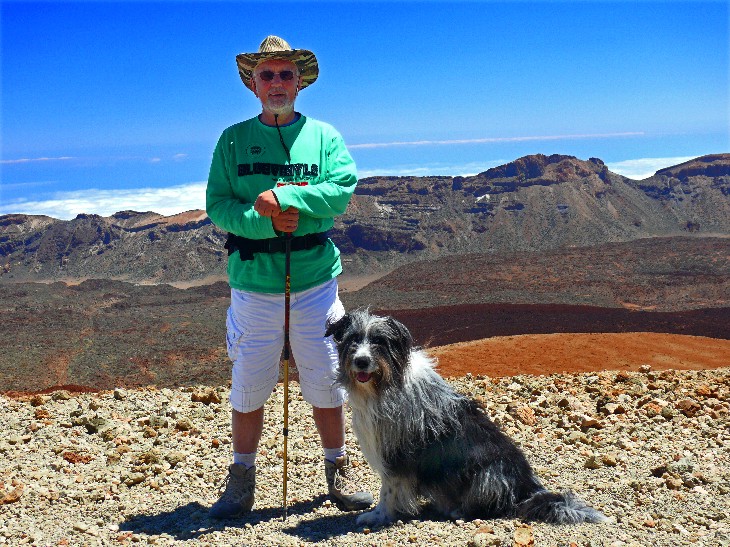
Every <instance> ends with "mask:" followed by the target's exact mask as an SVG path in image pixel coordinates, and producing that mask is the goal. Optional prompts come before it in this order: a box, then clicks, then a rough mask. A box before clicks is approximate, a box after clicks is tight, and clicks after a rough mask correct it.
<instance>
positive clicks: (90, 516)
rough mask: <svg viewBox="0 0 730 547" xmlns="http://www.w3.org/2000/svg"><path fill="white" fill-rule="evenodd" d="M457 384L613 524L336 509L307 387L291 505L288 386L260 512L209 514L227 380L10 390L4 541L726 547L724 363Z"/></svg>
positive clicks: (296, 428)
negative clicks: (369, 524) (360, 519)
mask: <svg viewBox="0 0 730 547" xmlns="http://www.w3.org/2000/svg"><path fill="white" fill-rule="evenodd" d="M450 382H451V383H452V384H453V385H454V386H455V387H456V388H457V389H458V390H459V391H461V392H463V393H468V394H471V395H473V396H475V397H478V398H480V399H482V400H483V401H484V403H485V404H486V406H487V408H488V410H489V412H490V414H491V415H492V416H493V418H495V419H496V420H497V421H498V423H499V424H500V425H501V427H502V428H503V429H504V430H505V431H506V432H507V433H508V434H509V435H510V436H511V437H512V438H513V439H515V440H516V441H517V442H518V443H519V444H520V445H521V446H522V448H523V449H524V450H525V452H526V453H527V455H528V458H529V460H530V461H531V462H532V464H533V466H534V467H535V469H536V470H537V472H538V474H539V475H540V476H541V477H542V479H543V481H544V482H545V483H546V485H547V486H549V487H550V488H552V489H557V490H560V489H566V488H568V489H572V490H574V491H575V492H577V493H578V494H579V495H580V496H581V497H583V498H584V499H585V500H587V501H588V502H589V503H591V504H592V505H594V506H595V507H597V508H599V509H600V510H602V511H603V512H604V513H605V514H606V515H608V516H609V517H610V518H611V522H609V523H606V524H600V525H580V526H551V525H546V524H540V523H533V524H529V525H528V524H523V523H520V522H519V521H516V520H483V521H482V520H475V521H467V522H463V521H456V522H451V521H444V520H439V519H436V518H434V517H433V516H429V515H428V514H427V515H425V516H423V518H421V519H418V520H407V521H403V522H400V521H399V522H397V523H395V524H393V525H392V526H389V527H385V528H381V529H373V530H369V529H365V528H363V527H358V526H357V525H356V524H355V517H356V515H357V513H341V512H339V511H338V510H337V509H336V507H335V506H334V505H333V504H331V503H330V502H329V501H328V500H327V499H326V497H325V496H324V495H323V494H324V492H325V491H326V486H325V479H324V466H323V464H322V459H321V450H320V448H319V444H318V438H317V434H316V432H315V429H314V424H313V422H312V419H311V414H310V410H309V407H308V405H306V403H304V402H303V401H302V399H301V396H300V392H299V387H298V385H297V384H296V383H292V386H291V397H292V402H291V405H290V434H289V457H290V463H289V485H288V489H289V513H288V518H287V519H286V520H285V521H283V520H282V509H281V506H282V500H281V492H282V490H281V484H282V456H281V450H282V442H281V427H282V426H281V416H282V410H281V408H282V392H283V389H282V388H281V386H278V387H277V390H276V393H275V394H274V396H273V397H272V398H271V399H270V400H269V402H268V403H267V410H268V411H267V414H266V415H267V421H266V425H265V430H264V436H263V439H262V443H261V450H260V455H259V458H258V461H257V465H258V485H259V487H258V490H257V500H256V506H255V510H254V512H252V513H251V514H250V515H248V516H246V517H245V518H241V519H238V520H235V521H224V522H218V521H213V520H211V519H209V518H208V516H207V510H208V507H209V506H210V504H211V503H212V502H213V501H214V500H215V499H216V497H217V487H218V485H219V484H220V483H221V481H222V479H223V477H224V470H225V467H226V465H227V464H228V463H229V459H230V452H231V445H230V442H231V441H230V426H229V420H230V415H229V407H228V402H227V395H228V388H226V387H218V388H210V387H204V386H200V387H196V388H183V389H175V390H173V389H159V390H158V389H155V388H147V389H140V390H121V389H118V390H115V391H107V392H100V393H92V394H88V393H87V394H69V393H68V392H64V391H57V392H54V393H52V394H50V395H35V396H32V397H31V396H28V397H25V398H22V399H10V398H8V397H5V396H0V416H1V417H2V423H4V424H6V425H5V434H4V435H3V436H2V438H0V544H5V545H21V544H31V545H128V544H154V545H172V544H178V543H191V544H196V545H248V544H255V545H257V546H261V547H263V546H269V545H301V544H317V545H405V544H413V543H415V544H418V545H506V546H528V545H535V546H553V545H555V546H566V547H567V546H576V547H578V546H591V547H593V546H604V545H605V546H639V545H641V546H645V545H658V546H679V545H707V546H725V545H730V495H729V494H730V402H729V401H730V368H724V369H718V370H712V371H682V372H679V371H671V370H670V371H661V372H657V371H651V370H649V369H648V367H643V369H642V372H636V373H627V372H618V373H616V372H601V373H586V374H577V375H567V374H556V375H551V376H526V375H525V376H514V377H509V378H489V377H485V376H475V377H472V376H471V375H467V377H465V378H452V379H450ZM221 401H222V402H221ZM347 442H348V446H349V450H350V453H351V456H352V459H353V462H354V465H355V466H357V467H355V471H356V473H357V474H358V475H359V477H360V480H361V482H362V485H363V486H365V487H367V488H370V489H371V490H372V491H373V492H374V493H375V494H377V491H378V489H379V481H378V479H377V477H376V476H375V475H374V474H373V473H372V471H371V470H370V468H369V467H368V466H367V464H366V463H365V461H364V460H363V458H362V456H361V455H360V454H359V451H358V448H357V442H356V440H355V439H354V437H353V436H352V434H351V432H350V431H349V430H348V439H347ZM376 497H377V495H376Z"/></svg>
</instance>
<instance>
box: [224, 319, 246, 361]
mask: <svg viewBox="0 0 730 547" xmlns="http://www.w3.org/2000/svg"><path fill="white" fill-rule="evenodd" d="M245 334H246V330H245V328H244V327H243V326H242V325H239V324H238V323H237V322H236V319H235V318H234V316H233V310H232V309H231V308H228V314H227V315H226V349H227V350H228V358H229V359H230V360H231V361H233V362H235V361H236V360H237V359H238V356H239V354H240V350H239V348H240V347H241V341H242V340H243V337H244V335H245Z"/></svg>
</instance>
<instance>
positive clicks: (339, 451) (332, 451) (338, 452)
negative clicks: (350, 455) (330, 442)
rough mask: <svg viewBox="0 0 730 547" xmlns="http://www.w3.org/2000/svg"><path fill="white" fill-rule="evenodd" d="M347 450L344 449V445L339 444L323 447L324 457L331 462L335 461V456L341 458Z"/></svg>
mask: <svg viewBox="0 0 730 547" xmlns="http://www.w3.org/2000/svg"><path fill="white" fill-rule="evenodd" d="M346 453H347V452H346V451H345V447H344V446H341V447H339V448H325V449H324V459H325V460H329V461H331V462H332V463H335V461H336V460H337V458H341V457H342V456H344V455H345V454H346Z"/></svg>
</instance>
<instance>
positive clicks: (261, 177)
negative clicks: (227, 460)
mask: <svg viewBox="0 0 730 547" xmlns="http://www.w3.org/2000/svg"><path fill="white" fill-rule="evenodd" d="M236 62H237V65H238V71H239V74H240V76H241V80H242V81H243V83H244V85H245V86H246V87H247V88H248V89H250V90H251V91H253V93H254V95H256V97H257V98H258V99H259V101H260V102H261V107H262V111H261V114H259V115H258V116H257V117H255V118H252V119H250V120H247V121H244V122H241V123H238V124H235V125H233V126H231V127H229V128H228V129H226V130H225V131H224V132H223V134H222V135H221V138H220V139H219V141H218V144H217V146H216V149H215V152H214V154H213V161H212V164H211V168H210V175H209V178H208V187H207V191H206V208H207V212H208V216H209V217H210V219H211V220H212V221H213V222H214V223H215V224H216V226H218V227H220V228H222V229H223V230H226V231H227V232H229V238H228V242H227V243H226V248H227V249H228V253H229V259H228V277H229V283H230V285H231V306H230V308H229V310H228V316H227V320H226V326H227V331H228V332H227V347H228V355H229V357H230V358H231V360H232V362H233V370H232V378H233V381H232V387H231V395H230V401H231V406H232V407H233V410H232V414H233V417H232V430H233V463H232V464H231V465H230V466H229V468H228V478H227V483H226V489H225V491H224V492H223V494H222V496H221V498H220V499H219V500H218V501H217V502H216V503H215V504H214V505H213V506H212V507H211V509H210V515H211V516H212V517H214V518H231V517H235V516H238V515H240V514H242V513H244V512H246V511H249V510H250V509H251V507H252V506H253V503H254V490H255V485H256V466H255V458H256V451H257V447H258V444H259V440H260V438H261V433H262V430H263V423H264V408H263V407H264V403H265V402H266V400H267V399H268V397H269V396H270V395H271V392H272V391H273V388H274V386H275V385H276V382H277V380H278V376H279V361H280V355H281V350H282V346H283V340H284V331H283V324H284V294H283V293H284V280H285V266H284V262H285V253H284V249H285V247H284V239H285V237H286V235H287V234H291V235H292V239H291V249H292V251H291V272H292V274H291V312H290V340H291V349H292V353H293V355H294V357H295V358H296V362H297V367H298V369H299V378H300V386H301V390H302V396H303V397H304V399H305V400H306V401H307V402H309V403H310V404H311V405H312V412H313V416H314V422H315V424H316V426H317V430H318V432H319V435H320V438H321V441H322V446H323V449H324V457H325V476H326V479H327V485H328V489H329V494H330V496H332V497H333V498H334V501H335V502H336V503H337V505H338V506H339V507H340V508H342V509H344V510H357V509H365V508H367V507H369V506H370V505H371V504H372V502H373V497H372V495H371V494H370V493H369V492H356V491H354V490H353V488H352V486H351V484H349V482H351V481H350V479H349V476H348V473H347V471H348V458H347V455H346V452H345V421H344V411H343V408H342V405H343V402H344V392H343V391H342V390H341V389H340V388H339V387H336V386H334V385H333V380H334V378H335V369H336V366H337V350H336V348H335V346H334V343H333V342H332V340H331V339H330V338H325V337H324V331H325V326H326V323H327V321H328V320H332V319H337V318H339V317H340V316H341V315H343V314H344V309H343V306H342V304H341V302H340V300H339V298H338V295H337V280H336V276H337V275H339V274H340V273H341V271H342V266H341V264H340V253H339V250H338V249H337V247H335V245H334V244H333V243H332V241H331V240H329V239H327V237H326V235H325V234H324V233H325V232H326V231H327V230H328V229H330V228H331V227H332V225H333V223H334V221H333V219H334V217H335V216H336V215H339V214H342V213H344V211H345V208H346V207H347V203H348V201H349V200H350V197H351V196H352V193H353V192H354V190H355V184H356V183H357V176H356V171H355V164H354V162H353V160H352V157H351V156H350V154H349V152H348V151H347V149H346V148H345V144H344V142H343V140H342V137H341V136H340V134H339V133H338V132H337V131H336V130H335V129H334V128H333V127H332V126H330V125H328V124H325V123H322V122H319V121H317V120H313V119H311V118H307V117H305V116H302V115H301V114H300V113H298V112H296V111H295V110H294V102H295V100H296V98H297V94H298V93H299V90H301V89H304V88H305V87H308V86H309V85H311V84H312V83H314V81H315V80H316V79H317V75H318V73H319V67H318V64H317V58H316V57H315V55H314V53H312V52H311V51H308V50H304V49H292V48H291V47H290V46H289V44H288V43H286V42H285V41H284V40H283V39H281V38H279V37H276V36H269V37H267V38H266V39H264V41H263V42H262V43H261V45H260V46H259V50H258V52H256V53H241V54H240V55H238V56H236Z"/></svg>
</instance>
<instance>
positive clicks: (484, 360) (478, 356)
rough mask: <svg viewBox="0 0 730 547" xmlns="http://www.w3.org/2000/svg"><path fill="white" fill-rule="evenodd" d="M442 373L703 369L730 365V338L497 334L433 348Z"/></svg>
mask: <svg viewBox="0 0 730 547" xmlns="http://www.w3.org/2000/svg"><path fill="white" fill-rule="evenodd" d="M429 353H430V354H431V355H434V356H436V357H437V358H438V362H439V366H438V370H439V372H440V373H441V375H442V376H447V377H449V376H464V375H466V374H467V373H472V374H474V375H477V374H484V375H487V376H492V377H494V376H514V375H516V374H535V375H544V374H553V373H578V372H595V371H599V370H625V371H638V370H639V367H641V366H642V365H649V366H650V367H651V368H652V370H665V369H685V370H687V369H689V370H701V369H712V368H719V367H727V366H730V340H718V339H715V338H705V337H701V336H684V335H677V334H662V333H651V332H638V333H609V334H536V335H523V336H497V337H495V338H490V339H487V340H476V341H472V342H462V343H457V344H452V345H448V346H441V347H436V348H432V349H431V350H429Z"/></svg>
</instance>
